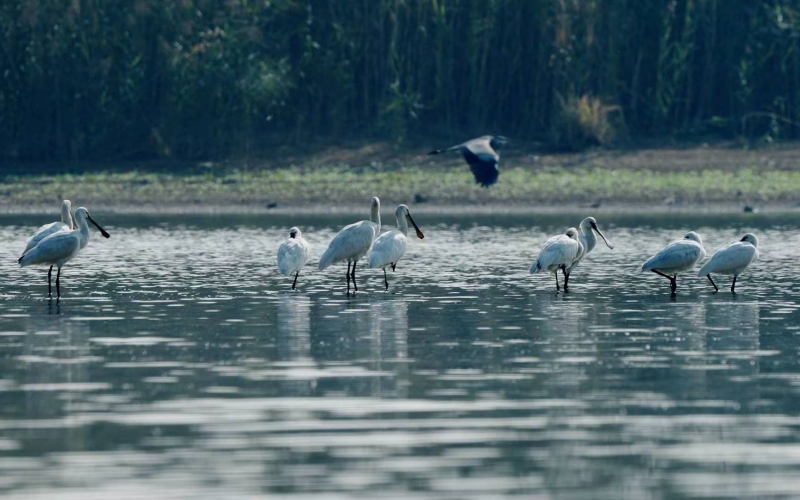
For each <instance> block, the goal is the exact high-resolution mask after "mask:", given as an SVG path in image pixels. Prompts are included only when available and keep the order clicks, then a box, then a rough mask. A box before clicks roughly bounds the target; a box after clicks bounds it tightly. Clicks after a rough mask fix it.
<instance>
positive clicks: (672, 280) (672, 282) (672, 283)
mask: <svg viewBox="0 0 800 500" xmlns="http://www.w3.org/2000/svg"><path fill="white" fill-rule="evenodd" d="M651 271H653V272H654V273H656V274H657V275H659V276H663V277H665V278H667V279H668V280H669V290H670V292H672V294H673V295H674V294H675V293H676V291H677V290H678V282H677V279H678V275H677V274H676V275H675V277H672V276H670V275H669V274H664V273H662V272H661V271H659V270H658V269H651Z"/></svg>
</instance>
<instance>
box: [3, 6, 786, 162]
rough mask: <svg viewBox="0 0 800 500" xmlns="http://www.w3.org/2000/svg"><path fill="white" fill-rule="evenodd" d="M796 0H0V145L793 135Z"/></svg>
mask: <svg viewBox="0 0 800 500" xmlns="http://www.w3.org/2000/svg"><path fill="white" fill-rule="evenodd" d="M798 49H800V2H798V0H352V1H349V0H164V1H157V0H4V1H3V2H0V158H5V159H13V160H19V161H49V160H56V161H58V160H78V159H127V158H155V157H171V158H175V159H194V158H213V157H220V156H227V155H251V154H259V153H260V149H261V148H262V147H263V145H264V144H266V143H267V141H268V140H272V141H275V140H280V141H291V140H300V139H304V138H307V137H317V136H327V137H383V138H391V139H393V140H396V141H398V142H402V141H403V140H405V138H406V137H409V136H410V135H414V134H417V133H420V132H428V133H431V132H433V133H436V134H437V135H458V134H464V135H470V134H476V133H483V132H484V131H492V132H497V133H504V134H506V135H512V136H516V137H524V138H535V139H539V140H546V141H548V142H549V143H551V144H553V145H555V146H558V147H563V148H579V147H582V146H584V145H587V144H591V143H609V142H613V141H614V140H617V139H620V138H623V137H625V136H626V135H627V136H633V137H638V136H648V135H663V134H669V135H688V134H697V133H715V134H722V135H726V136H748V137H765V138H768V139H771V138H778V137H796V136H798V135H800V130H799V129H798V122H800V53H799V51H798Z"/></svg>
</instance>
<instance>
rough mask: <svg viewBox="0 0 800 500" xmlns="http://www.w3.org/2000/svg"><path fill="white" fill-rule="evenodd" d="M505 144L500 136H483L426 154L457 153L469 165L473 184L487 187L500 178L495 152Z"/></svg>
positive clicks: (497, 156) (498, 158) (497, 158)
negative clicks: (473, 180) (473, 179)
mask: <svg viewBox="0 0 800 500" xmlns="http://www.w3.org/2000/svg"><path fill="white" fill-rule="evenodd" d="M505 143H506V138H505V137H503V136H502V135H484V136H481V137H478V138H476V139H471V140H469V141H467V142H462V143H461V144H456V145H455V146H450V147H449V148H445V149H435V150H433V151H431V152H430V153H428V154H429V155H438V154H441V153H449V152H450V151H459V152H460V153H461V156H463V157H464V160H465V161H466V162H467V164H469V169H470V170H471V171H472V175H474V176H475V182H476V183H478V184H480V185H481V186H483V187H489V186H491V185H492V184H494V183H495V182H497V178H498V177H499V176H500V171H499V170H498V169H497V163H498V162H499V161H500V155H499V154H497V150H498V149H500V147H501V146H502V145H503V144H505Z"/></svg>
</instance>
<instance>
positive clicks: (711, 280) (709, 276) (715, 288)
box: [708, 274, 719, 292]
mask: <svg viewBox="0 0 800 500" xmlns="http://www.w3.org/2000/svg"><path fill="white" fill-rule="evenodd" d="M708 281H710V282H711V286H713V287H714V292H719V288H717V284H716V283H714V280H713V279H711V274H709V275H708Z"/></svg>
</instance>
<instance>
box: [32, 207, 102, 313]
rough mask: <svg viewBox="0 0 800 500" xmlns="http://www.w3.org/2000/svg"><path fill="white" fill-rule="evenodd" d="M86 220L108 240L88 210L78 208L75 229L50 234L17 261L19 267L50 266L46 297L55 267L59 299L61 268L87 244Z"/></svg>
mask: <svg viewBox="0 0 800 500" xmlns="http://www.w3.org/2000/svg"><path fill="white" fill-rule="evenodd" d="M87 220H88V221H89V222H91V223H92V224H94V226H95V227H96V228H97V229H99V230H100V234H102V235H103V236H104V237H106V238H108V237H110V236H111V235H109V234H108V233H107V232H106V230H105V229H103V228H102V227H100V225H99V224H98V223H97V222H95V221H94V219H92V217H91V216H90V215H89V211H88V210H86V209H85V208H83V207H80V208H79V209H77V210H75V226H76V229H73V230H70V231H59V232H57V233H53V234H51V235H50V236H48V237H46V238H44V239H43V240H42V241H40V242H39V244H38V245H36V246H35V247H33V248H31V249H30V250H28V251H27V252H25V253H24V254H22V257H20V258H19V260H18V261H17V262H19V265H20V267H26V266H32V265H35V264H44V265H48V264H49V265H50V270H49V271H47V294H48V295H52V287H51V284H50V280H51V276H52V273H53V266H57V267H58V274H57V275H56V294H57V297H58V298H61V286H60V282H61V268H62V267H63V266H64V264H66V263H67V262H69V261H70V260H72V259H73V258H74V257H75V256H76V255H78V252H80V251H81V249H82V248H83V247H85V246H86V244H87V243H88V242H89V225H88V224H87V223H86V221H87Z"/></svg>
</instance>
